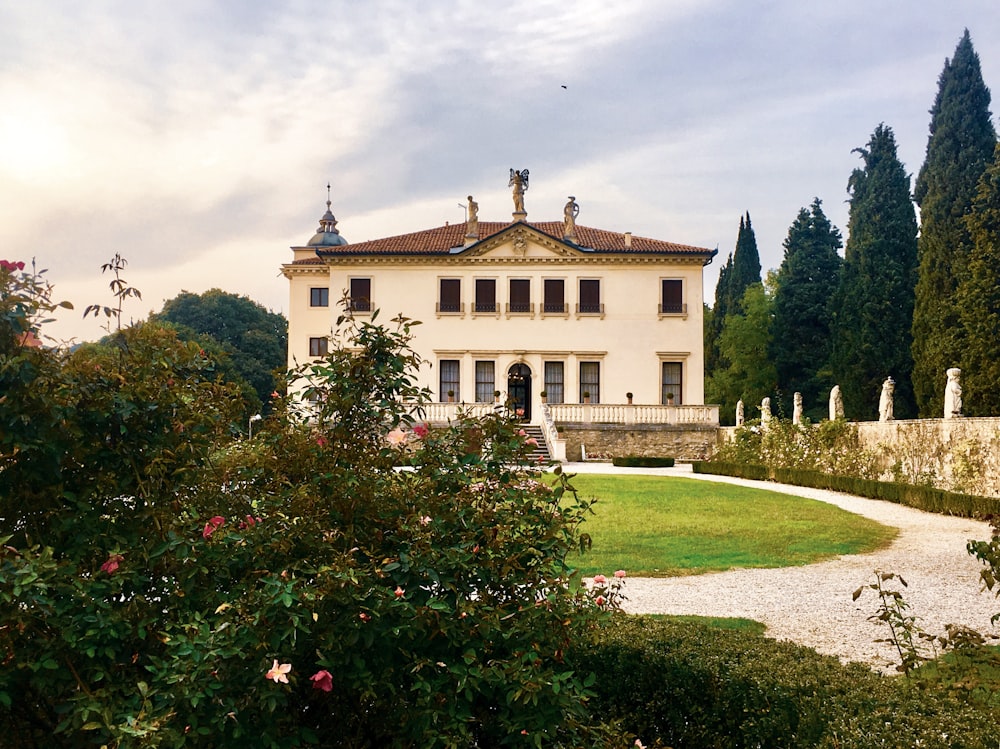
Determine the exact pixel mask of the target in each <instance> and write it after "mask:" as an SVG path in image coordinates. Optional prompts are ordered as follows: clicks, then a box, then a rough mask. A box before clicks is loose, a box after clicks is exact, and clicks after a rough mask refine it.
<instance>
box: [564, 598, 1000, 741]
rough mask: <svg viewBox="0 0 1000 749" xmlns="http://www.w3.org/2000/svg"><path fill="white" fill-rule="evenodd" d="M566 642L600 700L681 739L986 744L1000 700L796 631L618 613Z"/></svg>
mask: <svg viewBox="0 0 1000 749" xmlns="http://www.w3.org/2000/svg"><path fill="white" fill-rule="evenodd" d="M600 632H601V637H600V641H599V642H593V643H589V644H585V645H576V646H574V648H573V650H572V651H571V652H570V653H568V654H567V655H568V656H569V657H572V658H573V659H574V661H575V663H574V666H575V667H576V668H577V669H578V670H581V671H587V672H594V673H595V674H596V676H597V681H596V684H595V686H594V691H595V692H596V695H595V697H594V698H592V700H591V703H590V707H591V710H592V714H594V715H600V716H601V717H602V718H603V719H605V720H606V722H607V723H608V724H615V723H616V722H617V725H618V727H619V728H620V730H621V731H622V732H627V733H630V734H634V735H636V736H638V737H639V738H640V739H641V740H642V742H643V743H645V744H646V745H647V746H649V745H653V744H654V742H655V741H657V740H658V741H660V742H662V744H661V745H662V746H669V747H672V748H673V749H702V748H704V749H742V748H743V747H748V748H749V747H768V748H772V747H789V748H794V749H798V748H800V747H801V748H807V747H808V748H812V747H816V748H817V749H834V748H836V749H874V748H875V747H886V746H892V747H914V746H920V747H926V748H927V749H937V748H940V749H943V748H944V747H986V746H994V747H995V746H997V745H998V743H1000V710H996V709H989V708H984V707H983V706H982V705H970V704H966V703H964V702H961V701H959V699H957V698H956V697H955V696H953V695H951V694H949V693H948V692H947V691H946V690H943V689H942V690H940V691H938V690H932V689H918V688H917V687H915V686H914V685H913V684H912V683H911V682H908V681H907V680H905V679H903V678H902V677H887V676H881V675H879V674H877V673H875V672H873V671H870V670H869V669H867V668H865V667H864V666H862V665H859V664H851V665H847V666H844V665H841V663H840V662H839V661H838V660H837V659H836V658H833V657H830V656H823V655H819V654H818V653H816V651H814V650H812V649H810V648H806V647H802V646H799V645H795V644H792V643H789V642H778V641H776V640H770V639H768V638H766V637H763V636H760V635H754V634H751V633H747V632H738V631H733V630H723V629H716V628H711V627H709V626H706V625H703V624H698V623H689V622H677V621H670V620H654V619H650V618H646V617H624V616H623V617H618V618H616V621H614V622H613V623H611V624H610V625H608V626H607V627H606V628H603V629H602V630H601V631H600Z"/></svg>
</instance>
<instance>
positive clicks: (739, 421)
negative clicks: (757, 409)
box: [736, 398, 743, 427]
mask: <svg viewBox="0 0 1000 749" xmlns="http://www.w3.org/2000/svg"><path fill="white" fill-rule="evenodd" d="M736 426H738V427H741V426H743V399H742V398H740V399H739V400H738V401H736Z"/></svg>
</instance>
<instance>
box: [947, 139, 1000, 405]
mask: <svg viewBox="0 0 1000 749" xmlns="http://www.w3.org/2000/svg"><path fill="white" fill-rule="evenodd" d="M968 226H969V232H970V235H971V237H972V242H973V245H972V252H971V254H970V255H969V261H968V273H967V274H966V275H965V279H964V280H963V281H962V284H961V286H959V288H958V292H957V294H956V299H957V300H958V308H959V310H960V313H961V321H962V326H963V328H964V331H965V339H964V341H965V346H964V348H963V351H962V357H961V359H960V361H961V365H962V390H963V397H962V403H963V409H964V411H965V412H966V413H968V414H969V415H971V416H997V415H998V414H1000V389H998V388H997V383H1000V146H997V148H996V149H995V156H994V159H993V163H992V165H991V166H990V167H989V168H988V169H987V170H986V172H984V173H983V176H982V178H981V179H980V181H979V191H978V193H977V194H976V199H975V200H974V201H973V204H972V212H971V213H970V214H969V216H968Z"/></svg>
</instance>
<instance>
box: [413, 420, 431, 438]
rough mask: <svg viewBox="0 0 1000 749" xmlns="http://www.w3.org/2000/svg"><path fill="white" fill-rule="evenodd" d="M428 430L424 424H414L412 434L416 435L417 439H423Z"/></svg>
mask: <svg viewBox="0 0 1000 749" xmlns="http://www.w3.org/2000/svg"><path fill="white" fill-rule="evenodd" d="M428 432H430V430H429V429H428V428H427V425H426V424H416V425H414V427H413V433H414V434H415V435H417V439H423V438H424V437H426V436H427V434H428Z"/></svg>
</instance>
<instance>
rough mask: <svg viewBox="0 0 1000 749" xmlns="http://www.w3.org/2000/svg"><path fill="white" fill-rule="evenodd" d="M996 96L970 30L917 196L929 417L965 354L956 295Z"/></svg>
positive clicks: (942, 99)
mask: <svg viewBox="0 0 1000 749" xmlns="http://www.w3.org/2000/svg"><path fill="white" fill-rule="evenodd" d="M989 106H990V91H989V89H988V88H987V87H986V84H985V83H983V76H982V71H981V70H980V66H979V56H978V55H977V54H976V52H975V50H974V49H973V48H972V40H971V39H970V38H969V31H968V29H966V31H965V34H964V35H963V36H962V39H961V41H959V43H958V47H957V48H956V49H955V55H954V57H953V58H952V59H951V60H945V63H944V70H943V71H942V72H941V76H940V78H939V79H938V92H937V97H936V98H935V100H934V107H933V108H932V109H931V125H930V138H929V139H928V141H927V157H926V160H925V161H924V165H923V166H922V167H921V169H920V174H919V175H918V176H917V182H916V187H915V191H914V197H915V198H916V201H917V204H918V205H919V206H920V240H919V244H918V254H919V259H920V271H919V276H918V280H917V288H916V304H915V307H914V311H913V390H914V393H915V395H916V400H917V406H918V408H919V410H920V414H921V415H923V416H934V415H940V413H941V409H942V403H943V400H944V376H945V375H944V373H945V370H946V369H947V368H948V367H952V366H955V365H956V364H957V363H958V362H959V361H960V359H961V351H962V349H963V342H962V335H961V328H960V319H959V317H960V315H959V309H958V306H957V304H956V290H957V288H958V286H959V284H960V283H961V281H962V278H963V275H964V272H965V267H966V263H967V259H968V255H969V251H970V249H971V246H972V241H971V238H970V236H969V232H968V227H967V225H966V222H965V219H964V217H965V216H966V214H968V213H969V210H970V207H971V205H972V200H973V197H974V196H975V193H976V185H977V184H978V182H979V178H980V177H981V176H982V174H983V172H984V171H985V170H986V167H987V166H988V165H989V164H990V162H991V161H992V159H993V149H994V146H995V145H996V130H995V129H994V127H993V122H992V120H991V115H990V111H989Z"/></svg>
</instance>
